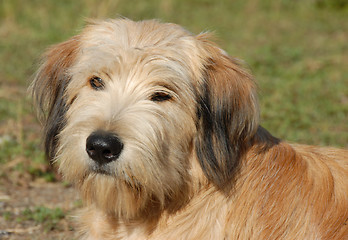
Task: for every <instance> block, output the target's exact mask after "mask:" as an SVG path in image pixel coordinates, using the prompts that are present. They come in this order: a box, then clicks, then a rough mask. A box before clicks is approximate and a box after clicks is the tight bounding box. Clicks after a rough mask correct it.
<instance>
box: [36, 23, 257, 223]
mask: <svg viewBox="0 0 348 240" xmlns="http://www.w3.org/2000/svg"><path fill="white" fill-rule="evenodd" d="M33 92H34V97H35V99H36V100H37V102H38V104H39V105H41V107H42V109H43V110H44V111H46V113H47V116H46V118H45V122H46V129H45V132H46V141H45V145H46V153H47V154H48V156H49V157H50V158H52V159H55V160H56V161H57V162H58V165H59V170H60V171H61V172H62V173H63V175H64V176H65V178H66V179H67V180H69V181H72V182H74V183H76V184H77V185H78V186H79V188H80V189H81V192H82V194H83V196H84V197H85V199H86V201H87V202H90V203H93V204H96V205H97V207H99V208H101V209H104V210H105V211H108V212H112V213H116V214H118V215H122V216H127V217H131V216H134V215H135V214H138V213H139V212H140V211H141V209H144V208H145V207H146V206H147V205H148V204H149V203H150V202H152V203H155V202H157V203H158V204H159V205H160V206H161V207H165V205H166V203H167V202H171V201H178V200H179V199H182V200H184V199H185V197H188V192H189V189H190V182H192V178H195V177H196V176H195V175H194V174H193V173H192V172H191V171H190V170H191V168H192V161H195V159H198V161H199V163H200V164H201V167H202V169H203V172H204V173H205V176H206V177H207V179H208V180H209V181H211V182H212V183H213V184H215V185H216V186H217V187H219V188H221V189H223V188H224V186H225V185H228V182H229V181H231V178H232V176H233V174H234V172H235V169H237V165H238V162H239V159H240V158H241V157H242V155H243V153H244V148H245V147H246V145H247V142H248V141H249V140H250V138H251V137H252V135H253V134H254V133H255V131H256V128H257V125H258V107H257V101H256V97H255V90H254V85H253V81H252V80H251V78H250V76H249V75H248V74H247V73H246V72H245V71H243V70H242V69H241V68H240V67H239V66H238V65H237V64H236V63H235V62H234V61H233V60H231V59H230V58H229V57H228V56H227V55H226V54H225V53H224V52H223V51H221V50H220V49H219V48H217V47H216V46H215V45H213V44H212V43H211V42H209V41H208V40H207V39H206V36H205V35H200V36H193V35H191V34H190V33H188V32H187V31H186V30H184V29H182V28H181V27H179V26H177V25H173V24H161V23H158V22H156V21H145V22H132V21H130V20H116V21H107V22H100V23H94V24H91V25H90V26H88V27H87V28H86V29H85V30H84V31H83V32H82V33H81V34H80V35H78V36H76V37H74V38H72V39H70V40H68V41H67V42H64V43H62V44H59V45H57V46H55V47H53V48H51V49H50V50H49V51H48V52H47V53H46V55H45V57H44V62H43V64H42V66H41V68H40V69H39V71H38V74H37V77H36V79H35V80H34V83H33Z"/></svg>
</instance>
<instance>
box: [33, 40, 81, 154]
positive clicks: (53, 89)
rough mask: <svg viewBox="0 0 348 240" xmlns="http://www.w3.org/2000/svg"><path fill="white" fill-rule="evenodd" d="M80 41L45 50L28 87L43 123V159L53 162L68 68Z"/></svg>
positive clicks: (62, 115) (63, 105)
mask: <svg viewBox="0 0 348 240" xmlns="http://www.w3.org/2000/svg"><path fill="white" fill-rule="evenodd" d="M79 45H80V41H79V37H78V36H77V37H74V38H72V39H70V40H68V41H66V42H63V43H61V44H58V45H55V46H53V47H51V48H50V49H48V51H47V52H46V53H45V54H44V55H43V57H42V64H41V66H40V68H39V70H38V71H37V73H36V76H35V79H34V81H33V83H32V85H31V92H32V95H33V99H34V104H35V105H36V107H37V109H38V111H39V116H40V118H41V120H42V121H43V123H44V143H45V152H46V157H47V158H48V159H50V160H52V159H53V158H54V156H55V153H56V147H57V134H58V133H59V132H60V131H61V130H62V128H63V127H64V125H65V113H66V110H67V104H66V99H65V97H64V94H65V89H66V86H67V84H68V83H69V81H70V79H71V76H70V75H69V71H68V70H69V68H70V67H71V66H72V64H73V62H74V61H75V58H76V55H77V52H78V50H79Z"/></svg>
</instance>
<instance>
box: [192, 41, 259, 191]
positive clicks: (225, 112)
mask: <svg viewBox="0 0 348 240" xmlns="http://www.w3.org/2000/svg"><path fill="white" fill-rule="evenodd" d="M198 40H199V42H200V44H201V45H202V46H203V47H202V50H203V54H202V55H203V59H205V61H204V70H203V81H202V82H201V83H200V86H199V90H198V92H199V93H198V99H197V101H198V108H197V115H198V122H197V128H198V135H197V138H196V143H195V147H196V152H197V157H198V159H199V162H200V164H201V167H202V169H203V171H204V173H205V175H206V176H207V178H208V179H209V180H210V181H211V182H213V183H214V184H215V185H216V186H217V187H219V188H220V189H222V190H224V189H226V188H228V187H229V186H231V184H232V182H233V178H234V176H235V174H236V172H237V170H238V166H239V163H240V160H241V158H242V157H243V155H244V153H245V152H246V149H247V147H248V144H249V142H250V140H251V138H252V137H253V136H254V134H255V132H256V130H257V127H258V124H259V107H258V101H257V95H256V86H255V84H254V81H253V79H252V76H251V75H250V74H249V73H248V72H247V71H246V70H244V69H243V68H242V67H241V66H240V64H239V63H238V61H236V60H234V59H232V58H231V57H229V56H228V55H227V54H226V53H225V52H224V51H222V50H221V49H220V48H218V47H217V46H216V45H215V44H213V43H212V42H210V41H209V40H207V38H206V36H205V35H200V36H198Z"/></svg>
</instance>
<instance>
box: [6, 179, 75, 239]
mask: <svg viewBox="0 0 348 240" xmlns="http://www.w3.org/2000/svg"><path fill="white" fill-rule="evenodd" d="M80 206H81V202H80V200H79V197H78V194H77V192H76V190H75V189H74V188H73V187H71V186H64V185H63V184H62V183H47V182H31V183H29V184H28V186H25V187H23V186H17V185H13V184H11V183H10V182H6V181H2V182H1V185H0V239H1V240H8V239H11V240H24V239H30V240H36V239H40V240H42V239H45V240H46V239H47V240H53V239H69V240H71V239H76V236H75V234H74V228H73V224H72V219H71V216H72V215H73V213H74V212H75V211H76V209H78V208H79V207H80Z"/></svg>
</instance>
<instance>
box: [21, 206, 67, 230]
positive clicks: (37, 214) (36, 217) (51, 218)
mask: <svg viewBox="0 0 348 240" xmlns="http://www.w3.org/2000/svg"><path fill="white" fill-rule="evenodd" d="M63 218H65V213H64V212H63V210H62V209H60V208H54V209H51V208H47V207H43V206H39V207H35V208H34V209H29V208H26V209H25V210H23V211H22V212H21V214H20V216H19V217H17V219H16V220H17V222H23V221H34V222H35V223H37V224H42V225H43V229H44V230H45V231H50V230H53V228H55V227H57V224H58V222H59V221H60V220H61V219H63Z"/></svg>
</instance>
